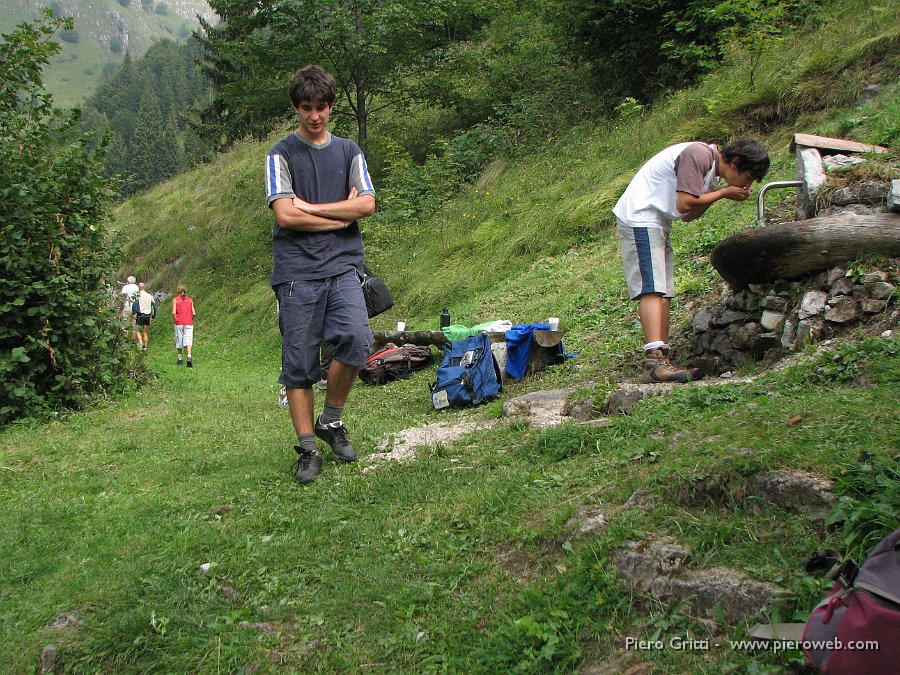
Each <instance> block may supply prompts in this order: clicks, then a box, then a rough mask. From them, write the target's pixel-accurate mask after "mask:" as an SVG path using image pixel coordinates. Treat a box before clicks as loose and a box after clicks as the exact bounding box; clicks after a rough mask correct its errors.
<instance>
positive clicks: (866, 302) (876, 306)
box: [860, 298, 887, 314]
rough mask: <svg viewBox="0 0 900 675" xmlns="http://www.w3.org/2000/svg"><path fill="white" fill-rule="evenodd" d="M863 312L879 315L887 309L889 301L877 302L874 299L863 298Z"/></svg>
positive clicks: (861, 303)
mask: <svg viewBox="0 0 900 675" xmlns="http://www.w3.org/2000/svg"><path fill="white" fill-rule="evenodd" d="M860 305H861V306H862V311H863V312H865V313H866V314H878V313H879V312H883V311H884V310H885V309H887V300H875V299H873V298H863V300H862V301H861V302H860Z"/></svg>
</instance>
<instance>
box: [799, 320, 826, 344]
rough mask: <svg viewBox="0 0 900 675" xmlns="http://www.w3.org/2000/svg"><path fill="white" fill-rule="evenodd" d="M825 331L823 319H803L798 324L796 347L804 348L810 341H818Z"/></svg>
mask: <svg viewBox="0 0 900 675" xmlns="http://www.w3.org/2000/svg"><path fill="white" fill-rule="evenodd" d="M824 332H825V326H824V322H823V321H822V319H816V318H808V319H801V320H800V323H798V324H797V339H796V340H795V341H794V349H802V348H803V347H804V345H807V344H809V343H810V342H818V341H819V340H820V339H821V338H822V334H823V333H824Z"/></svg>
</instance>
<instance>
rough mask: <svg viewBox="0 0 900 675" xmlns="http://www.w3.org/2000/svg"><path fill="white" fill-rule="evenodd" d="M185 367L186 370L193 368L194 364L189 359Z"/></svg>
mask: <svg viewBox="0 0 900 675" xmlns="http://www.w3.org/2000/svg"><path fill="white" fill-rule="evenodd" d="M187 367H188V368H193V367H194V362H193V361H191V360H190V359H188V360H187Z"/></svg>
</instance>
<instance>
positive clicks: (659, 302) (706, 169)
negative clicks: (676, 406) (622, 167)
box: [613, 138, 769, 382]
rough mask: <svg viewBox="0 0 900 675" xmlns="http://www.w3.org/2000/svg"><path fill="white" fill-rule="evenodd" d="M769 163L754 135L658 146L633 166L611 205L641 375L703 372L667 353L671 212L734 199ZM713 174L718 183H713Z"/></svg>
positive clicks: (690, 216) (675, 376)
mask: <svg viewBox="0 0 900 675" xmlns="http://www.w3.org/2000/svg"><path fill="white" fill-rule="evenodd" d="M768 170H769V155H768V153H767V152H766V149H765V147H763V145H762V144H761V143H760V142H759V141H756V140H753V139H751V138H745V139H742V140H739V141H734V142H732V143H730V144H729V145H728V146H726V147H725V149H724V150H719V148H718V147H717V146H715V145H712V144H707V143H699V142H689V143H679V144H677V145H673V146H671V147H669V148H666V149H665V150H663V151H662V152H660V153H658V154H657V155H655V156H654V157H652V158H651V159H650V160H649V161H648V162H647V163H646V164H644V166H643V167H641V169H640V170H639V171H638V172H637V174H636V175H635V177H634V178H633V179H632V180H631V183H630V184H629V185H628V188H627V189H626V190H625V192H624V194H623V195H622V196H621V197H620V198H619V201H618V202H617V203H616V206H615V208H613V213H614V214H615V216H616V218H617V219H618V234H619V247H620V249H621V251H622V261H623V262H624V264H625V276H626V278H627V282H628V293H629V295H630V296H631V299H632V300H639V302H640V306H639V309H638V314H639V316H640V319H641V328H642V329H643V332H644V341H645V344H644V367H643V373H642V379H643V381H644V382H690V381H691V380H698V379H700V378H702V377H703V372H702V371H700V370H699V369H696V368H693V369H689V370H685V369H684V368H680V367H678V366H676V365H675V364H673V363H671V362H670V361H669V309H670V308H669V303H670V299H671V298H672V297H673V296H674V295H675V276H674V272H673V266H672V244H671V242H670V239H669V231H670V229H671V227H672V223H673V222H674V221H676V220H683V221H685V222H687V221H691V220H695V219H696V218H699V217H700V216H702V215H703V214H704V213H705V212H706V209H708V208H709V207H710V206H711V205H712V204H714V203H715V202H717V201H718V200H720V199H731V200H733V201H737V202H741V201H744V200H745V199H747V198H748V197H749V196H750V186H751V185H752V184H753V181H754V180H762V179H763V176H765V175H766V172H767V171H768ZM719 179H722V180H724V181H725V185H723V186H722V187H717V185H718V183H719Z"/></svg>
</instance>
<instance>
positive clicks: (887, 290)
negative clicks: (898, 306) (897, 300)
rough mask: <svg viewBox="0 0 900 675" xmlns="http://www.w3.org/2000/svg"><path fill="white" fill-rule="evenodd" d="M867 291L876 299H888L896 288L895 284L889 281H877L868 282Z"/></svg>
mask: <svg viewBox="0 0 900 675" xmlns="http://www.w3.org/2000/svg"><path fill="white" fill-rule="evenodd" d="M865 288H866V292H867V293H868V294H869V295H870V296H871V297H873V298H875V299H876V300H887V299H888V298H889V297H891V295H892V294H893V292H894V291H895V290H896V286H894V284H892V283H889V282H887V281H876V282H875V283H873V284H866V286H865Z"/></svg>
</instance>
